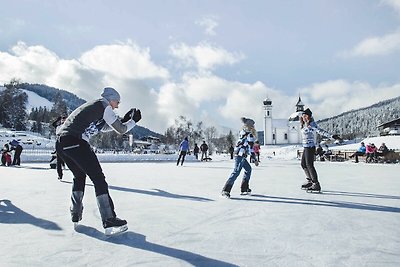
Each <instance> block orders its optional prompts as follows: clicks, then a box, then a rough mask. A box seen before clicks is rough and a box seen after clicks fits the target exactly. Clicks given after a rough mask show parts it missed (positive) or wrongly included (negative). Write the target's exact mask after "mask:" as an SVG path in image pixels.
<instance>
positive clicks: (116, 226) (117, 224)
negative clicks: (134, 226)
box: [96, 194, 128, 235]
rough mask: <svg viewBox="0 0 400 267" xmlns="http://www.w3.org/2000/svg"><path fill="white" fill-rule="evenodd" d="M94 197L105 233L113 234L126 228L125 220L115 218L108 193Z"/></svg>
mask: <svg viewBox="0 0 400 267" xmlns="http://www.w3.org/2000/svg"><path fill="white" fill-rule="evenodd" d="M96 198H97V205H98V207H99V211H100V215H101V220H102V221H103V227H104V230H105V234H106V235H115V234H118V233H122V232H125V231H126V230H128V225H127V221H126V220H121V219H119V218H117V216H116V214H115V212H114V204H113V202H112V200H111V198H110V196H109V195H108V194H103V195H100V196H97V197H96Z"/></svg>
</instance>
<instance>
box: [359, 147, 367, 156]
mask: <svg viewBox="0 0 400 267" xmlns="http://www.w3.org/2000/svg"><path fill="white" fill-rule="evenodd" d="M366 149H367V148H366V147H365V146H360V147H359V148H358V150H357V151H358V152H361V153H363V154H365V150H366Z"/></svg>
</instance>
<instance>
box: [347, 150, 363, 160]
mask: <svg viewBox="0 0 400 267" xmlns="http://www.w3.org/2000/svg"><path fill="white" fill-rule="evenodd" d="M358 156H364V153H362V152H359V151H357V152H355V153H354V154H353V155H351V156H350V157H351V158H352V157H355V158H356V162H358Z"/></svg>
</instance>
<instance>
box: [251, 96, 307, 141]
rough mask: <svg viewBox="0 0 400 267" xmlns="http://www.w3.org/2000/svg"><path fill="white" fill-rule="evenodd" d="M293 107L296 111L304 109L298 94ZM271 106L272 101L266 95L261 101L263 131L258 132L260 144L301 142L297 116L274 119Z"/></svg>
mask: <svg viewBox="0 0 400 267" xmlns="http://www.w3.org/2000/svg"><path fill="white" fill-rule="evenodd" d="M295 107H296V113H297V112H302V111H304V104H303V102H302V101H301V98H300V96H299V100H298V101H297V104H296V106H295ZM272 108H273V106H272V101H271V100H270V99H269V98H268V97H267V98H266V99H265V100H264V101H263V109H264V131H261V132H258V140H259V141H260V144H262V145H283V144H299V143H301V132H300V121H299V117H298V116H291V118H290V119H274V118H273V112H272ZM294 114H295V113H294Z"/></svg>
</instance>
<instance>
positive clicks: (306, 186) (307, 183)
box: [301, 178, 313, 190]
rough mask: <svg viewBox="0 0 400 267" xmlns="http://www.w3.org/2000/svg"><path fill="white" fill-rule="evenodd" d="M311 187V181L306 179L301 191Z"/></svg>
mask: <svg viewBox="0 0 400 267" xmlns="http://www.w3.org/2000/svg"><path fill="white" fill-rule="evenodd" d="M312 185H313V183H312V181H311V179H310V178H307V182H305V183H304V184H302V185H301V189H303V190H304V189H307V188H309V187H310V186H312Z"/></svg>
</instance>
